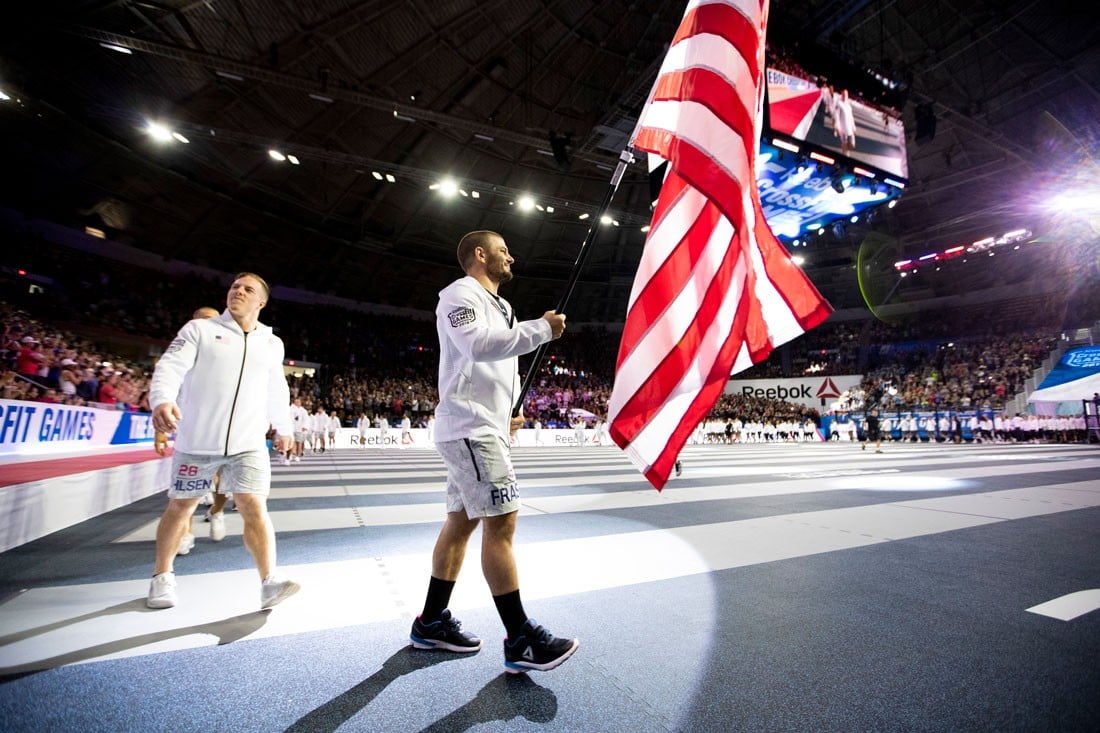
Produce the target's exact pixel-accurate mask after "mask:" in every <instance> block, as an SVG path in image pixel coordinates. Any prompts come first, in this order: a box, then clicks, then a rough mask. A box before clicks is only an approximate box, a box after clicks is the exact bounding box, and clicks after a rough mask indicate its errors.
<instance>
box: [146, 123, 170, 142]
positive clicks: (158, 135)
mask: <svg viewBox="0 0 1100 733" xmlns="http://www.w3.org/2000/svg"><path fill="white" fill-rule="evenodd" d="M145 132H147V133H149V137H151V138H153V139H154V140H156V141H157V142H162V143H166V142H168V141H169V140H171V139H172V131H171V130H169V129H168V128H167V127H165V126H164V125H162V124H160V123H159V122H148V123H146V125H145Z"/></svg>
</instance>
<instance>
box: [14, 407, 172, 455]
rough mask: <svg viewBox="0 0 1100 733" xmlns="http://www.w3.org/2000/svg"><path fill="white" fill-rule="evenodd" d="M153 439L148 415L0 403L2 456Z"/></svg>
mask: <svg viewBox="0 0 1100 733" xmlns="http://www.w3.org/2000/svg"><path fill="white" fill-rule="evenodd" d="M154 435H155V431H154V430H153V423H152V420H151V419H150V418H149V415H148V413H138V412H124V411H122V410H100V409H98V408H95V407H77V406H73V405H56V404H50V403H48V402H22V401H19V400H0V456H15V455H27V454H35V455H40V454H41V455H48V454H51V453H71V452H73V451H80V450H89V449H92V448H97V447H103V446H108V445H127V444H135V443H152V442H153V437H154Z"/></svg>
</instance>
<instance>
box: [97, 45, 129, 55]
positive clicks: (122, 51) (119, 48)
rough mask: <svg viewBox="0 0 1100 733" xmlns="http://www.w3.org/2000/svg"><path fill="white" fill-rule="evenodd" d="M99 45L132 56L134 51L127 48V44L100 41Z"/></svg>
mask: <svg viewBox="0 0 1100 733" xmlns="http://www.w3.org/2000/svg"><path fill="white" fill-rule="evenodd" d="M99 45H100V46H103V48H106V49H108V50H111V51H117V52H118V53H124V54H126V55H127V56H130V55H132V54H133V53H134V52H133V51H131V50H130V49H128V48H126V47H125V46H117V45H115V44H113V43H100V44H99Z"/></svg>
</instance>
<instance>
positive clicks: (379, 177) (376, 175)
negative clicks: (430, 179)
mask: <svg viewBox="0 0 1100 733" xmlns="http://www.w3.org/2000/svg"><path fill="white" fill-rule="evenodd" d="M370 174H371V175H372V176H374V180H376V181H381V180H382V174H381V173H379V172H378V171H371V172H370ZM428 188H430V189H433V190H434V189H437V188H439V184H438V183H433V184H432V185H430V186H428Z"/></svg>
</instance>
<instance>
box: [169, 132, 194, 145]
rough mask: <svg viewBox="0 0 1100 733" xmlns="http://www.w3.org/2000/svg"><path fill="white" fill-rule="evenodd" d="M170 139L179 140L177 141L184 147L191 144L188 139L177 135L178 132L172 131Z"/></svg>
mask: <svg viewBox="0 0 1100 733" xmlns="http://www.w3.org/2000/svg"><path fill="white" fill-rule="evenodd" d="M172 137H174V138H176V139H177V140H179V141H180V142H181V143H183V144H184V145H186V144H188V143H189V142H191V141H190V140H188V139H187V138H186V137H184V136H183V135H181V134H179V133H178V132H175V131H173V132H172Z"/></svg>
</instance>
